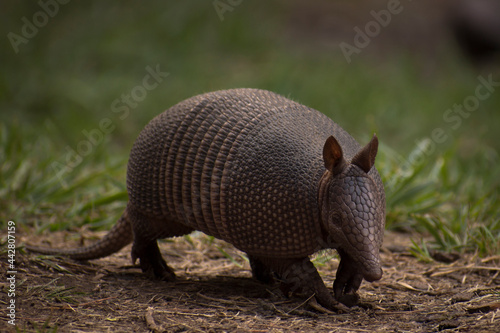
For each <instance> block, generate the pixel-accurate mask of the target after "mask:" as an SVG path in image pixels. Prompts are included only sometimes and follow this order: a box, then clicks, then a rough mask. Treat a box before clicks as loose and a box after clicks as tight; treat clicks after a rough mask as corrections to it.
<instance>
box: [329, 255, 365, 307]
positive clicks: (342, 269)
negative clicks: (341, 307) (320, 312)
mask: <svg viewBox="0 0 500 333" xmlns="http://www.w3.org/2000/svg"><path fill="white" fill-rule="evenodd" d="M339 253H340V257H341V260H340V264H339V268H338V269H337V276H336V278H335V282H334V283H333V292H334V293H335V298H336V299H337V300H338V301H339V302H341V303H343V304H345V305H347V306H354V305H356V304H358V303H359V296H358V294H357V293H356V291H357V290H358V289H359V286H360V285H361V282H362V281H363V275H361V274H359V273H358V270H357V269H356V265H355V262H354V261H353V260H352V259H350V258H349V256H348V255H347V254H346V253H344V252H343V251H339Z"/></svg>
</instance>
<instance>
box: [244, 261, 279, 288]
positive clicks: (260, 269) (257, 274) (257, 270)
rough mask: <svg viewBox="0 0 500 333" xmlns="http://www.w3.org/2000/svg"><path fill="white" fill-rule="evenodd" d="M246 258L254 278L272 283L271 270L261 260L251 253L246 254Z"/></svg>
mask: <svg viewBox="0 0 500 333" xmlns="http://www.w3.org/2000/svg"><path fill="white" fill-rule="evenodd" d="M248 259H249V261H250V267H251V268H252V276H253V277H254V279H256V280H258V281H260V282H263V283H266V284H272V283H274V278H273V272H272V271H271V269H269V267H267V266H266V265H265V264H264V263H263V262H262V260H260V259H259V258H256V257H253V256H251V255H248Z"/></svg>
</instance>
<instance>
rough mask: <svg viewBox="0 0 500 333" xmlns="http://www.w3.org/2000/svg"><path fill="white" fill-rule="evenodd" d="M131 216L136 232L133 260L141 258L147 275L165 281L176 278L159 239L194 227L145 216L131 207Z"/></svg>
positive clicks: (142, 266) (176, 234)
mask: <svg viewBox="0 0 500 333" xmlns="http://www.w3.org/2000/svg"><path fill="white" fill-rule="evenodd" d="M129 218H130V222H131V225H132V230H133V232H134V245H133V246H132V262H133V263H135V262H136V260H137V259H139V261H140V266H141V269H142V271H143V272H144V273H146V274H147V275H150V276H152V277H155V278H158V279H161V280H165V281H173V280H175V273H174V271H173V270H172V268H170V267H169V266H168V265H167V263H166V262H165V260H163V257H162V256H161V253H160V249H159V248H158V243H157V239H160V238H167V237H174V236H181V235H184V234H187V233H190V232H191V231H192V229H189V228H187V227H185V226H182V225H179V224H178V223H176V222H174V221H170V220H168V219H165V218H154V217H148V216H144V215H143V214H141V213H139V212H137V210H136V209H134V208H130V209H129Z"/></svg>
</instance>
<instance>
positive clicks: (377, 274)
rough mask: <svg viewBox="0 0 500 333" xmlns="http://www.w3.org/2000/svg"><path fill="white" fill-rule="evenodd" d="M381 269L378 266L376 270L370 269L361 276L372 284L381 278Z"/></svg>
mask: <svg viewBox="0 0 500 333" xmlns="http://www.w3.org/2000/svg"><path fill="white" fill-rule="evenodd" d="M382 274H383V273H382V267H380V266H378V267H376V268H372V269H371V270H369V271H368V272H365V274H363V278H364V279H365V280H366V281H368V282H373V281H377V280H380V279H381V278H382Z"/></svg>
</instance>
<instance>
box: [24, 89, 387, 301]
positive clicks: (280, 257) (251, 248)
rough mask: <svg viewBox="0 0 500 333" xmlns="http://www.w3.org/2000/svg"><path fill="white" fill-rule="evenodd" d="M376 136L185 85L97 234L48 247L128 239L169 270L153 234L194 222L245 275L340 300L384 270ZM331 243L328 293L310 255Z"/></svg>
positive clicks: (139, 253) (151, 267)
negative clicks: (242, 256)
mask: <svg viewBox="0 0 500 333" xmlns="http://www.w3.org/2000/svg"><path fill="white" fill-rule="evenodd" d="M377 149H378V139H377V137H376V135H374V136H373V137H372V139H371V141H370V142H369V143H368V144H367V145H366V146H364V147H361V146H360V145H359V144H358V143H357V142H356V141H355V140H354V139H353V137H352V136H351V135H349V134H348V133H347V132H346V131H345V130H343V129H342V128H341V127H340V126H339V125H337V124H336V123H334V122H333V121H332V120H330V119H329V118H328V117H327V116H325V115H324V114H322V113H320V112H319V111H316V110H314V109H311V108H308V107H306V106H304V105H301V104H299V103H297V102H294V101H292V100H290V99H287V98H285V97H283V96H281V95H278V94H275V93H273V92H270V91H265V90H259V89H231V90H222V91H216V92H211V93H205V94H202V95H198V96H194V97H191V98H189V99H187V100H185V101H182V102H180V103H178V104H177V105H175V106H173V107H171V108H170V109H168V110H166V111H164V112H163V113H161V114H159V115H158V116H157V117H155V118H154V119H153V120H151V122H149V124H148V125H147V126H146V127H145V128H144V129H143V130H142V132H141V133H140V134H139V137H138V138H137V140H136V141H135V143H134V145H133V147H132V150H131V153H130V159H129V162H128V170H127V191H128V195H129V200H128V203H127V206H126V209H125V211H124V213H123V215H122V216H121V218H120V219H119V220H118V222H117V223H116V224H115V225H114V227H113V228H112V229H111V230H110V231H109V233H107V235H106V236H105V237H103V238H102V239H101V240H99V241H97V242H96V243H95V244H91V245H89V246H86V247H81V248H76V249H49V248H40V247H35V246H27V248H28V250H31V251H33V252H38V253H44V254H56V255H64V256H68V257H70V258H72V259H76V260H89V259H96V258H101V257H105V256H108V255H110V254H112V253H114V252H117V251H118V250H120V249H121V248H122V247H124V246H125V245H127V244H129V243H130V242H132V241H133V246H132V261H133V262H136V259H139V260H140V267H141V269H142V271H143V272H146V273H149V274H151V275H153V276H155V277H158V278H160V279H163V280H169V281H170V280H173V279H174V278H175V274H174V271H173V270H172V269H171V268H170V267H169V266H168V265H167V264H166V262H165V261H164V259H163V258H162V255H161V253H160V250H159V248H158V244H157V240H158V239H161V238H167V237H174V236H181V235H185V234H188V233H190V232H192V231H194V230H199V231H202V232H204V233H206V234H208V235H212V236H214V237H216V238H219V239H222V240H224V241H226V242H228V243H231V244H232V245H234V246H235V247H236V248H237V249H239V250H241V251H243V252H245V253H246V254H247V255H248V258H249V261H250V266H251V269H252V275H253V277H255V278H256V279H258V280H260V281H262V282H267V283H270V282H273V281H274V280H278V281H279V282H280V285H281V288H282V290H283V291H285V292H290V291H292V292H295V291H297V292H300V293H302V295H304V294H305V295H309V296H312V295H314V296H315V298H316V300H317V301H318V303H320V304H321V305H322V306H324V307H326V308H328V309H333V310H339V309H342V307H344V308H345V306H344V305H342V303H344V304H345V305H348V306H352V305H354V304H356V303H357V302H358V301H359V296H358V295H357V291H358V289H359V287H360V285H361V283H362V281H363V279H364V280H367V281H369V282H371V281H375V280H379V279H380V278H381V277H382V268H381V263H380V255H379V251H380V247H381V245H382V240H383V233H384V225H385V194H384V187H383V184H382V181H381V178H380V175H379V173H378V172H377V170H376V168H375V167H374V162H375V156H376V154H377ZM322 249H336V250H337V252H338V254H339V256H340V263H339V267H338V269H337V274H336V279H335V281H334V283H333V295H332V294H331V292H330V291H329V289H328V288H327V287H326V286H325V284H324V282H323V280H322V279H321V277H320V275H319V274H318V271H317V270H316V268H315V267H314V265H313V263H312V262H311V260H310V258H309V257H310V256H311V255H312V254H314V253H315V252H317V251H319V250H322Z"/></svg>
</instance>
